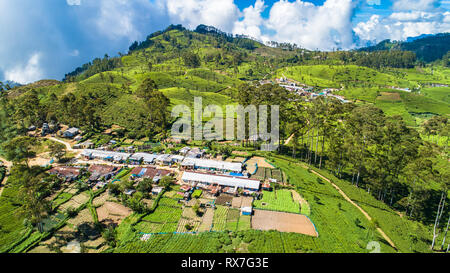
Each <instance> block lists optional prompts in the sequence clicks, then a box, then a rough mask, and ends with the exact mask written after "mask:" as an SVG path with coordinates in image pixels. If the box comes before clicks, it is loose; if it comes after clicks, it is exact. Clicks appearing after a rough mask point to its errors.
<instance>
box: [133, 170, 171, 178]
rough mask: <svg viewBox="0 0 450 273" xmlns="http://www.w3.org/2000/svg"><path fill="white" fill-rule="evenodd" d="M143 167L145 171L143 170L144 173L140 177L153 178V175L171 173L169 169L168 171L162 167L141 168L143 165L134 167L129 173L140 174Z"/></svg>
mask: <svg viewBox="0 0 450 273" xmlns="http://www.w3.org/2000/svg"><path fill="white" fill-rule="evenodd" d="M144 169H145V172H144V174H143V175H142V176H141V177H142V178H151V179H152V178H153V177H155V176H158V175H159V176H166V175H168V174H170V173H171V171H169V170H164V169H157V168H154V167H146V168H143V167H137V168H134V169H133V170H132V171H131V175H136V176H137V175H139V174H141V172H142V170H144Z"/></svg>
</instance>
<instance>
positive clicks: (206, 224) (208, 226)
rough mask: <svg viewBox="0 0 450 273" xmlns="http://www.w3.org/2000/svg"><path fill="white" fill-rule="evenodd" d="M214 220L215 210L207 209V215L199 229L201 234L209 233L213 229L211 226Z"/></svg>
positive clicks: (204, 216)
mask: <svg viewBox="0 0 450 273" xmlns="http://www.w3.org/2000/svg"><path fill="white" fill-rule="evenodd" d="M213 219H214V209H213V208H208V209H206V212H205V214H204V215H203V221H202V223H201V225H200V227H199V228H198V231H199V232H204V231H209V230H210V229H211V225H212V222H213Z"/></svg>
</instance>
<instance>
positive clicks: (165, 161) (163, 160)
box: [155, 154, 172, 166]
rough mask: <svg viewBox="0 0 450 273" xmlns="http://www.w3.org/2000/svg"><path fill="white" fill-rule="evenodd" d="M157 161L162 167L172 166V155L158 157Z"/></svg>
mask: <svg viewBox="0 0 450 273" xmlns="http://www.w3.org/2000/svg"><path fill="white" fill-rule="evenodd" d="M155 161H156V164H158V165H160V166H168V165H172V158H171V155H168V154H162V155H158V156H157V157H156V159H155Z"/></svg>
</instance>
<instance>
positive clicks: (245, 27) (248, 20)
mask: <svg viewBox="0 0 450 273" xmlns="http://www.w3.org/2000/svg"><path fill="white" fill-rule="evenodd" d="M266 8H267V6H265V5H264V1H263V0H256V2H255V4H254V5H253V6H249V7H247V8H245V9H244V10H243V19H242V20H240V21H237V22H236V23H235V24H234V28H233V33H234V34H245V35H248V36H250V37H253V38H257V39H261V38H262V37H261V36H262V35H261V25H262V24H263V22H264V20H263V18H262V16H261V13H262V12H263V11H264V10H265V9H266Z"/></svg>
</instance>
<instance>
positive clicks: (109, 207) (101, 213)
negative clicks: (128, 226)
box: [97, 202, 132, 224]
mask: <svg viewBox="0 0 450 273" xmlns="http://www.w3.org/2000/svg"><path fill="white" fill-rule="evenodd" d="M131 213H132V211H131V209H129V208H127V207H125V206H124V205H122V204H118V203H113V202H105V204H104V205H103V206H101V207H99V208H98V209H97V214H98V221H99V222H105V223H114V224H120V222H121V221H122V220H123V219H124V218H125V217H127V216H128V215H130V214H131Z"/></svg>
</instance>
